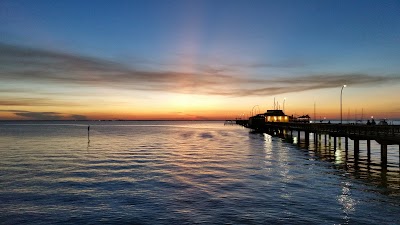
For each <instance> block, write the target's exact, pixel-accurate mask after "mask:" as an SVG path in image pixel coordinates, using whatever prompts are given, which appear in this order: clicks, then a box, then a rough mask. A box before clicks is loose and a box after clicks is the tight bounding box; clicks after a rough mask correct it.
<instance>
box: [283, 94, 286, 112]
mask: <svg viewBox="0 0 400 225" xmlns="http://www.w3.org/2000/svg"><path fill="white" fill-rule="evenodd" d="M285 102H286V98H284V99H283V113H285Z"/></svg>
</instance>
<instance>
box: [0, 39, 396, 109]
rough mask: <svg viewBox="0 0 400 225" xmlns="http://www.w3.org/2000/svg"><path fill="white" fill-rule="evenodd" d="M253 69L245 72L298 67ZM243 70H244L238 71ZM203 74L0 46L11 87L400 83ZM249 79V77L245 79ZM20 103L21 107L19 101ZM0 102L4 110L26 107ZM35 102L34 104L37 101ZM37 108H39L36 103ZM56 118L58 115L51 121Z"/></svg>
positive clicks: (277, 90)
mask: <svg viewBox="0 0 400 225" xmlns="http://www.w3.org/2000/svg"><path fill="white" fill-rule="evenodd" d="M299 65H301V63H299V62H286V63H283V64H282V65H273V64H267V63H254V64H247V65H242V66H244V67H246V66H247V67H268V66H278V67H279V66H286V67H290V66H299ZM236 66H240V65H236ZM202 71H203V72H201V71H200V72H197V73H196V72H193V73H183V72H175V71H145V70H139V69H136V68H134V67H129V66H127V65H124V64H121V63H118V62H112V61H107V60H103V59H98V58H92V57H85V56H80V55H74V54H70V53H63V52H55V51H49V50H42V49H34V48H26V47H21V46H11V45H6V44H0V78H1V79H2V80H8V81H9V82H13V81H14V82H31V83H37V84H51V85H60V86H68V85H70V86H74V87H76V86H78V87H81V88H82V87H102V88H103V87H107V88H114V89H126V90H140V91H162V92H175V93H196V94H211V95H223V96H254V95H276V94H283V93H290V92H298V91H306V90H313V89H323V88H332V87H338V86H341V85H343V84H351V85H371V84H374V85H375V84H377V83H386V82H393V81H400V76H398V75H392V76H382V75H375V74H362V73H359V74H354V73H349V74H318V75H315V74H311V75H303V76H294V77H290V78H288V77H274V76H271V75H268V74H266V75H265V78H244V76H243V77H241V76H234V75H230V74H227V73H229V69H226V68H218V67H213V66H212V65H210V66H206V67H204V68H203V70H202ZM246 77H251V76H248V75H246ZM20 102H21V101H20ZM20 102H18V101H17V102H16V101H12V100H2V101H1V102H0V105H19V104H23V103H22V102H21V103H20ZM33 102H34V101H33ZM38 104H41V103H40V101H38ZM53 116H57V115H53Z"/></svg>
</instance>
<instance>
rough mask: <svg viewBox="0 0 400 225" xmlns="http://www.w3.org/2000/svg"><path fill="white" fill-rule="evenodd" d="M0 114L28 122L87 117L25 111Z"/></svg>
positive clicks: (83, 118) (82, 118) (83, 117)
mask: <svg viewBox="0 0 400 225" xmlns="http://www.w3.org/2000/svg"><path fill="white" fill-rule="evenodd" d="M0 112H9V113H13V114H14V115H16V116H19V117H23V118H25V119H30V120H86V119H87V117H86V116H84V115H78V114H65V113H59V112H32V111H26V110H0Z"/></svg>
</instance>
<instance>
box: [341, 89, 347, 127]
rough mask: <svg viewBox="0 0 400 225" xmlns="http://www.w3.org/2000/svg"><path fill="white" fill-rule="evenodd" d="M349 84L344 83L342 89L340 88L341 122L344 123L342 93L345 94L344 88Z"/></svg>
mask: <svg viewBox="0 0 400 225" xmlns="http://www.w3.org/2000/svg"><path fill="white" fill-rule="evenodd" d="M346 86H347V85H343V86H342V89H341V90H340V124H342V121H343V112H342V95H343V88H345V87H346Z"/></svg>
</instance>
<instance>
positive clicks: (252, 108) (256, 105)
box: [251, 105, 260, 116]
mask: <svg viewBox="0 0 400 225" xmlns="http://www.w3.org/2000/svg"><path fill="white" fill-rule="evenodd" d="M255 107H258V108H260V107H259V106H258V105H255V106H253V108H252V109H251V116H253V110H254V108H255Z"/></svg>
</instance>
